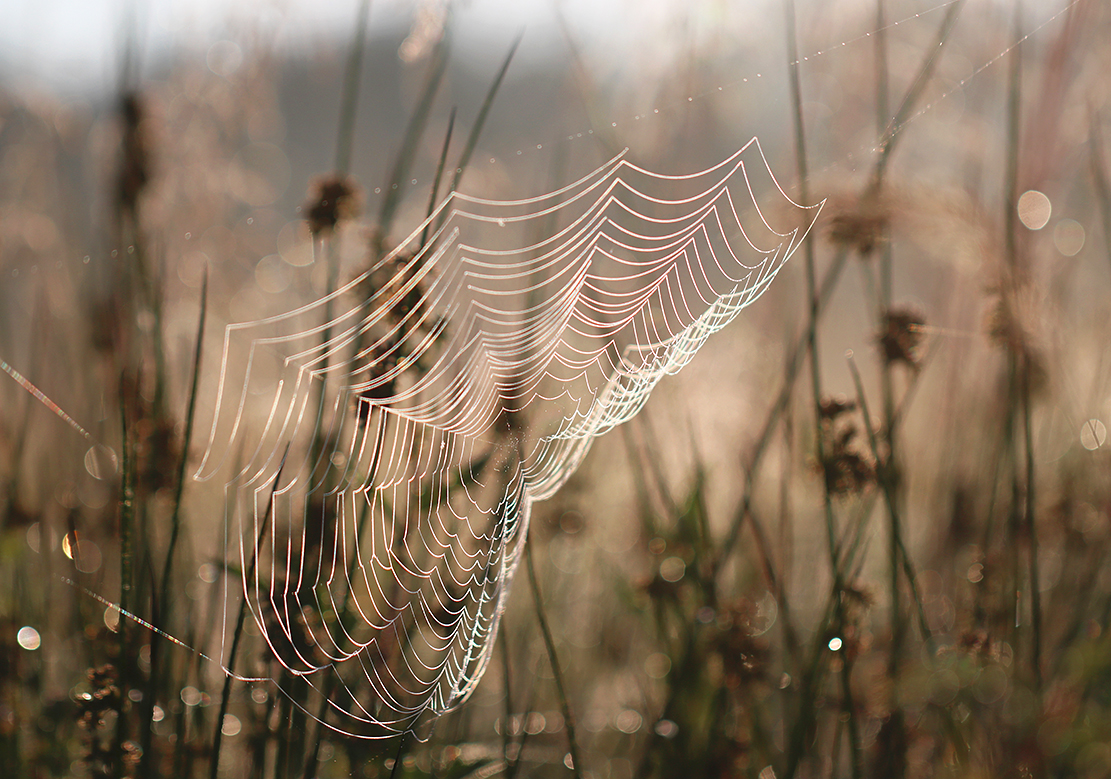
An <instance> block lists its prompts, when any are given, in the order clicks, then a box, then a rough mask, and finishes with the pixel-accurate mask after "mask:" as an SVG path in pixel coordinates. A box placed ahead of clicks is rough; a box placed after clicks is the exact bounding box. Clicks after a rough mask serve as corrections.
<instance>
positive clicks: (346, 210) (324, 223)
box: [308, 175, 358, 236]
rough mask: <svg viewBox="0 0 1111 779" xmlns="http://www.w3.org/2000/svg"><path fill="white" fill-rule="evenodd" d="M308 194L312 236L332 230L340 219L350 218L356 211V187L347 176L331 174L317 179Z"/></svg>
mask: <svg viewBox="0 0 1111 779" xmlns="http://www.w3.org/2000/svg"><path fill="white" fill-rule="evenodd" d="M309 195H310V197H311V201H310V202H309V205H308V214H309V216H308V220H309V230H310V231H311V232H312V234H313V235H314V236H317V235H321V234H323V233H326V232H330V231H332V230H334V229H335V227H336V225H337V224H338V223H339V221H340V220H341V219H351V218H353V217H354V216H355V215H356V214H357V213H358V189H357V188H356V187H355V185H354V183H353V182H352V181H351V179H349V178H342V177H340V176H337V175H333V176H329V177H327V178H323V179H318V180H316V181H314V182H313V184H312V186H311V187H310V189H309Z"/></svg>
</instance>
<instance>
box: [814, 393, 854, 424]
mask: <svg viewBox="0 0 1111 779" xmlns="http://www.w3.org/2000/svg"><path fill="white" fill-rule="evenodd" d="M819 405H820V408H819V413H820V414H821V417H822V419H823V420H829V421H833V420H835V419H837V418H838V417H839V416H841V415H842V414H846V413H848V412H850V411H852V410H854V409H855V408H856V401H855V400H850V399H849V398H847V397H845V396H844V395H827V396H826V397H824V398H822V401H821V403H820V404H819Z"/></svg>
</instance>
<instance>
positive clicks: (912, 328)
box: [876, 307, 926, 368]
mask: <svg viewBox="0 0 1111 779" xmlns="http://www.w3.org/2000/svg"><path fill="white" fill-rule="evenodd" d="M925 324H926V320H925V319H924V318H923V317H922V315H921V314H920V313H918V312H917V311H915V310H914V309H912V308H907V307H902V308H889V309H887V311H885V312H884V315H883V325H882V329H881V330H880V332H879V335H877V337H876V340H877V341H878V343H879V345H880V348H881V349H882V350H883V359H884V362H886V363H887V364H888V365H892V364H894V363H897V362H901V363H904V364H905V365H907V366H909V367H911V368H917V367H918V365H919V363H921V361H922V351H921V347H922V340H923V334H922V327H923V326H924V325H925Z"/></svg>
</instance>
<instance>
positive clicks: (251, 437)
mask: <svg viewBox="0 0 1111 779" xmlns="http://www.w3.org/2000/svg"><path fill="white" fill-rule="evenodd" d="M757 193H761V195H760V197H761V198H766V199H765V200H763V201H761V200H758V197H757ZM820 208H821V204H818V205H816V206H803V205H799V204H796V203H793V202H792V201H791V200H790V198H788V197H787V195H786V194H785V193H784V192H783V190H782V189H781V188H780V187H779V185H778V184H777V183H776V181H775V179H774V177H773V176H772V174H771V171H770V168H769V166H768V164H767V161H766V159H765V158H764V155H763V152H762V150H761V149H760V145H759V143H758V142H757V141H756V139H753V140H751V141H750V142H749V143H748V144H746V145H745V146H744V147H743V148H742V149H741V150H739V151H738V152H736V153H735V154H733V155H732V156H731V157H729V158H728V159H726V160H724V161H723V162H721V163H720V164H718V165H716V166H714V167H712V168H710V169H708V170H704V171H701V172H699V173H694V174H689V175H679V176H671V175H660V174H655V173H650V172H649V171H647V170H644V169H642V168H639V167H637V166H636V165H633V164H632V163H630V162H629V161H628V160H627V159H625V157H624V155H623V154H622V155H618V156H617V157H616V158H614V159H613V160H611V161H610V162H608V163H606V164H604V165H603V166H601V167H599V168H598V169H597V170H595V171H593V172H592V173H591V174H589V175H587V176H585V177H584V178H582V179H580V180H578V181H576V182H574V183H573V184H571V185H569V186H567V187H564V188H562V189H560V190H558V191H555V192H552V193H550V194H546V195H543V196H540V197H535V198H530V199H527V200H518V201H494V200H485V199H480V198H474V197H468V196H466V195H463V194H459V193H454V194H452V195H451V196H449V197H448V198H447V200H445V201H444V202H443V203H442V204H441V205H440V206H439V207H438V208H437V209H436V210H435V211H434V212H433V213H432V215H431V216H430V217H429V219H428V220H427V221H426V223H425V224H422V225H421V226H420V227H418V229H417V230H416V231H414V233H413V234H412V235H411V236H410V237H409V238H408V239H406V240H405V241H404V242H403V243H402V244H401V245H399V246H398V247H397V248H396V249H395V250H393V251H392V252H391V253H390V254H388V255H387V256H385V257H384V258H382V259H381V261H379V262H378V263H377V264H376V265H375V266H374V267H372V268H370V269H369V270H367V271H366V272H365V273H364V274H362V275H361V276H359V277H358V278H356V279H354V280H353V281H351V282H350V283H349V284H347V285H345V286H344V287H343V288H341V289H338V290H336V291H335V292H334V293H333V294H331V295H328V296H326V297H324V298H322V299H320V300H318V301H316V302H313V303H311V304H309V305H307V306H304V307H301V308H299V309H297V310H294V311H290V312H289V313H286V314H283V315H281V316H276V317H272V318H269V319H264V320H260V321H256V322H248V323H240V324H233V325H230V326H228V328H227V330H226V332H225V338H224V350H223V357H222V362H221V367H220V378H219V389H218V391H217V394H216V396H215V397H214V398H212V399H211V400H210V404H209V406H210V409H211V413H212V424H211V434H210V437H209V442H208V446H207V450H206V452H205V455H204V458H203V461H202V463H201V466H200V468H199V470H198V473H197V476H198V478H211V477H214V476H217V475H220V476H221V477H222V478H223V479H224V480H225V483H226V490H227V498H228V499H227V506H228V508H227V512H226V522H225V538H224V541H225V545H226V554H227V566H228V570H229V571H235V572H238V575H239V578H240V581H239V585H238V586H236V587H229V588H228V594H227V599H226V600H227V603H226V605H225V608H224V628H223V630H222V636H223V648H222V650H221V652H222V655H221V662H222V663H223V664H224V666H225V670H230V669H229V668H228V666H229V665H231V664H232V660H231V658H230V656H229V655H230V645H231V643H232V637H231V633H232V625H234V622H235V617H234V614H235V613H236V611H237V610H238V608H239V603H240V600H241V599H245V600H244V602H245V605H246V607H247V609H248V610H249V615H250V617H249V618H250V619H253V621H254V623H255V624H256V625H257V627H258V629H259V631H260V632H261V634H262V636H263V638H264V639H265V641H266V643H267V644H268V646H269V651H270V652H271V653H272V657H273V661H274V662H275V663H276V664H278V665H274V666H273V668H275V669H276V670H277V671H278V673H277V674H276V675H275V676H274V677H273V681H274V682H275V683H278V684H279V685H281V686H283V687H284V688H285V689H284V691H285V692H286V693H287V694H289V695H291V696H292V697H294V699H295V703H296V704H297V705H299V706H301V707H302V708H304V710H305V711H306V712H309V713H310V714H312V715H313V716H314V717H318V718H319V719H320V720H321V721H322V722H323V724H325V725H326V726H327V727H329V728H332V729H335V730H337V731H340V732H343V733H348V734H351V735H355V736H360V737H366V738H375V737H387V736H391V735H393V734H396V733H398V732H413V733H418V735H419V731H420V729H421V728H422V727H423V726H424V725H425V724H427V723H429V722H431V721H433V720H434V719H435V717H436V716H438V715H440V714H443V713H444V712H447V711H449V710H451V709H452V708H454V707H456V706H458V705H459V704H460V703H461V702H462V701H464V700H465V699H466V698H467V696H468V695H469V694H470V693H471V692H472V691H473V690H474V689H475V686H476V685H477V684H478V682H479V680H480V679H481V678H482V675H483V671H484V669H485V668H486V665H487V663H488V661H489V658H490V653H491V650H492V647H493V640H494V636H495V635H496V632H497V627H498V621H499V618H500V615H501V613H502V611H503V609H504V607H505V603H506V598H507V596H508V593H509V588H510V584H511V583H512V581H513V578H514V573H515V571H516V569H517V566H518V563H519V561H520V556H521V553H522V550H523V544H524V543H525V539H526V536H527V532H528V525H529V515H530V508H531V506H532V505H533V504H534V503H535V502H536V501H539V500H544V499H545V498H548V497H550V496H551V495H552V494H554V493H555V492H556V491H557V490H558V489H559V487H560V486H561V485H562V484H563V483H564V482H566V480H567V479H568V478H569V477H570V475H571V474H572V473H573V472H574V471H575V469H576V468H577V467H578V465H579V464H580V463H581V462H582V460H583V458H584V457H585V456H586V453H587V451H588V450H589V448H590V445H591V442H592V441H593V440H594V438H595V437H597V436H598V435H601V434H602V433H604V432H605V431H607V430H609V429H610V428H612V427H614V426H615V425H618V424H621V423H622V422H624V421H626V420H628V419H630V418H631V417H632V416H634V415H635V414H636V413H637V412H638V411H639V410H640V409H641V407H642V406H643V405H644V403H645V401H646V399H647V398H648V395H649V393H650V392H651V391H652V388H653V387H654V386H655V385H656V384H657V382H659V381H660V379H661V378H662V377H663V376H665V375H667V374H670V373H674V372H676V371H678V370H679V369H680V368H681V367H682V366H683V365H684V364H686V363H687V362H688V361H689V360H690V359H691V358H692V357H693V356H694V354H695V353H696V352H697V351H698V349H699V348H700V347H701V345H702V344H703V343H704V342H705V340H706V338H707V337H708V336H709V335H710V334H711V333H713V332H714V331H716V330H718V329H720V328H722V327H723V326H725V325H726V324H727V323H728V322H729V321H730V320H732V319H733V318H734V317H735V316H736V315H737V314H738V312H739V311H740V310H741V309H743V308H744V307H745V306H747V305H748V304H749V303H751V302H752V301H753V300H755V299H756V298H757V297H758V296H759V295H760V294H761V293H762V292H763V291H764V289H765V288H766V287H767V286H768V284H769V283H770V282H771V280H772V279H773V278H774V277H775V275H776V273H777V272H778V270H779V269H780V267H781V266H782V265H783V263H784V262H786V261H787V259H788V258H789V257H790V255H791V253H792V252H793V251H794V250H795V248H796V247H797V246H798V245H799V243H800V242H801V240H802V239H803V238H804V237H805V235H806V233H807V232H808V231H809V230H810V228H811V226H812V225H813V223H814V220H815V219H816V217H817V214H818V211H819V209H820ZM773 223H775V224H774V225H773ZM240 678H243V677H240ZM293 686H297V691H296V692H294V691H293V690H292V687H293Z"/></svg>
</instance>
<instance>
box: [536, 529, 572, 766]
mask: <svg viewBox="0 0 1111 779" xmlns="http://www.w3.org/2000/svg"><path fill="white" fill-rule="evenodd" d="M523 543H524V544H525V567H526V568H527V569H528V580H529V586H530V587H531V589H532V599H533V603H534V604H535V605H536V621H537V622H539V623H540V633H541V634H542V635H543V636H544V648H545V649H546V650H547V652H548V661H549V662H550V663H551V666H552V674H553V676H555V685H556V694H557V695H559V705H560V707H561V708H562V709H563V721H564V724H565V726H566V727H567V745H568V749H569V751H570V752H571V771H572V773H573V774H574V776H575V777H576V779H582V776H583V763H582V759H581V758H580V756H579V745H578V741H577V740H576V739H575V718H574V716H572V714H571V704H570V703H569V702H568V700H567V688H566V687H564V685H563V670H562V669H561V668H560V665H559V657H558V656H557V655H556V648H555V641H553V640H552V631H551V629H550V628H549V627H548V617H547V615H546V614H545V612H544V600H543V598H541V596H540V585H539V583H537V581H536V569H535V567H534V566H533V564H532V545H531V544H529V543H528V540H527V539H526V540H525V541H524V542H523Z"/></svg>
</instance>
